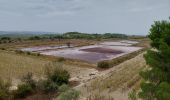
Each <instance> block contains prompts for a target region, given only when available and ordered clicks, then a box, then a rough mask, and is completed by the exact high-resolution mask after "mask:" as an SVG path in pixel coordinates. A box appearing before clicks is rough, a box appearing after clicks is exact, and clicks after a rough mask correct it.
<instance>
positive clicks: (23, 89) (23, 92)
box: [16, 84, 33, 98]
mask: <svg viewBox="0 0 170 100" xmlns="http://www.w3.org/2000/svg"><path fill="white" fill-rule="evenodd" d="M32 92H33V89H32V87H31V86H30V85H29V84H21V85H18V89H17V92H16V96H18V97H20V98H23V97H26V96H27V95H29V94H31V93H32Z"/></svg>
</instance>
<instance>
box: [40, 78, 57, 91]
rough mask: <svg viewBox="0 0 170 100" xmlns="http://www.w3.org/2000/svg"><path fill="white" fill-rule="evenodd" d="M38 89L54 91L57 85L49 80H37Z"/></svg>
mask: <svg viewBox="0 0 170 100" xmlns="http://www.w3.org/2000/svg"><path fill="white" fill-rule="evenodd" d="M38 89H40V90H42V91H45V92H55V91H57V89H58V85H57V84H56V83H54V82H52V81H51V80H40V81H39V82H38Z"/></svg>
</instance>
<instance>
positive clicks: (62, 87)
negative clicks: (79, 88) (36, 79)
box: [58, 84, 70, 92]
mask: <svg viewBox="0 0 170 100" xmlns="http://www.w3.org/2000/svg"><path fill="white" fill-rule="evenodd" d="M69 89H70V88H69V86H68V85H66V84H63V85H61V86H60V87H59V88H58V90H59V92H65V91H67V90H69Z"/></svg>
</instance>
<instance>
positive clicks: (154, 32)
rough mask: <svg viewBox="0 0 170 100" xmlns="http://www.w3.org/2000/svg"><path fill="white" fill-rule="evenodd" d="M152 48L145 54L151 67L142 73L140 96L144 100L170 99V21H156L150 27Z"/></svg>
mask: <svg viewBox="0 0 170 100" xmlns="http://www.w3.org/2000/svg"><path fill="white" fill-rule="evenodd" d="M149 38H150V39H151V46H152V47H153V49H152V50H148V51H147V53H146V54H145V55H144V57H145V60H146V63H147V64H148V66H149V68H147V70H145V71H142V72H141V73H140V75H141V76H142V77H143V79H144V81H143V82H142V83H141V90H142V91H141V92H140V93H139V97H141V98H142V99H144V100H170V21H169V20H168V21H156V22H155V23H154V24H153V25H152V26H151V29H150V32H149Z"/></svg>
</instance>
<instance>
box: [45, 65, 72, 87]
mask: <svg viewBox="0 0 170 100" xmlns="http://www.w3.org/2000/svg"><path fill="white" fill-rule="evenodd" d="M50 67H51V68H50ZM46 75H47V79H49V80H50V81H52V82H54V83H56V84H57V85H59V86H60V85H62V84H68V82H69V78H70V74H69V73H68V71H66V70H64V69H62V65H60V64H57V63H56V62H53V63H51V64H49V65H48V66H47V67H46Z"/></svg>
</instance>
